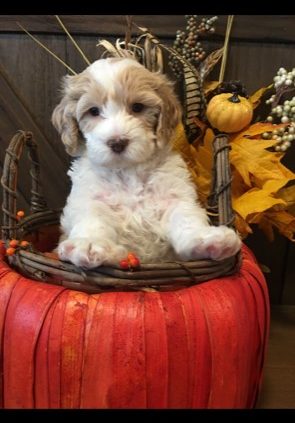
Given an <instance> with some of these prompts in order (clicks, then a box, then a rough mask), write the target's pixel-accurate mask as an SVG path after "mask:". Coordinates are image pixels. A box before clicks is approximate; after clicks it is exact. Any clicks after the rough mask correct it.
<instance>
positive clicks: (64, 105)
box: [51, 75, 85, 156]
mask: <svg viewBox="0 0 295 423" xmlns="http://www.w3.org/2000/svg"><path fill="white" fill-rule="evenodd" d="M82 85H83V84H81V75H74V76H66V77H65V78H64V81H63V94H64V96H63V98H62V100H61V102H60V103H59V104H58V105H57V106H56V108H55V109H54V111H53V114H52V118H51V120H52V123H53V125H54V126H55V128H56V129H57V130H58V132H59V133H60V135H61V139H62V141H63V143H64V144H65V148H66V151H67V153H68V154H70V155H71V156H80V155H81V154H82V152H83V150H84V148H85V141H84V139H83V136H82V133H81V131H80V129H79V126H78V122H77V119H76V106H77V101H78V100H79V98H80V96H81V94H82V93H83V91H82Z"/></svg>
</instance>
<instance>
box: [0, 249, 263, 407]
mask: <svg viewBox="0 0 295 423" xmlns="http://www.w3.org/2000/svg"><path fill="white" fill-rule="evenodd" d="M0 292H1V295H0V335H1V343H0V345H1V347H0V348H1V354H0V357H1V359H0V367H1V368H0V386H1V390H2V393H1V395H0V402H1V404H0V405H1V406H2V407H4V408H250V407H253V406H254V405H255V401H256V398H257V393H258V391H259V386H260V381H261V372H262V366H263V361H264V354H265V346H266V341H267V337H268V327H269V304H268V294H267V287H266V284H265V281H264V277H263V275H262V273H261V272H260V270H259V268H258V266H257V264H256V262H255V259H254V257H253V255H252V254H251V252H250V251H249V250H248V249H247V248H246V247H244V248H243V263H242V268H241V270H240V272H239V274H237V275H235V276H231V277H227V278H221V279H216V280H212V281H209V282H206V283H202V284H200V285H194V286H191V287H188V288H183V289H180V290H176V291H170V292H169V291H167V292H143V291H138V292H108V293H101V294H95V295H89V294H85V293H82V292H77V291H72V290H69V289H65V288H63V287H60V286H54V285H49V284H45V283H41V282H36V281H32V280H30V279H27V278H24V277H22V276H20V275H19V274H18V273H16V272H15V271H13V270H12V269H11V268H10V267H9V266H8V265H7V264H6V263H5V261H4V255H2V260H0Z"/></svg>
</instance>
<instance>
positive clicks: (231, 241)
mask: <svg viewBox="0 0 295 423" xmlns="http://www.w3.org/2000/svg"><path fill="white" fill-rule="evenodd" d="M240 248H241V239H240V238H239V236H238V235H237V234H236V232H235V231H234V230H233V229H230V228H228V227H226V226H209V227H208V228H207V229H206V231H205V232H204V233H202V235H201V236H195V237H194V238H192V240H191V242H189V244H188V245H187V246H186V249H185V250H184V251H180V253H179V255H180V256H181V257H183V258H184V259H186V260H198V259H203V258H211V259H213V260H223V259H225V258H227V257H231V256H233V255H235V254H236V253H237V252H238V251H239V250H240Z"/></svg>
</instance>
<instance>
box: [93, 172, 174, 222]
mask: <svg viewBox="0 0 295 423" xmlns="http://www.w3.org/2000/svg"><path fill="white" fill-rule="evenodd" d="M94 200H95V201H96V202H97V204H98V205H102V206H103V207H107V208H109V209H110V211H111V212H112V213H113V214H117V215H118V216H120V217H121V218H122V217H124V215H128V216H130V214H131V213H132V214H133V215H140V216H141V217H147V218H149V219H151V218H156V219H159V218H161V215H162V214H163V212H164V210H165V209H166V208H167V205H168V202H169V200H168V195H164V196H163V192H162V190H161V189H160V187H159V186H158V185H157V184H156V183H155V182H153V181H144V180H138V179H134V178H133V179H132V178H129V179H127V180H125V179H123V180H119V181H116V183H105V184H103V186H102V187H100V189H99V190H98V191H97V192H96V193H95V195H94Z"/></svg>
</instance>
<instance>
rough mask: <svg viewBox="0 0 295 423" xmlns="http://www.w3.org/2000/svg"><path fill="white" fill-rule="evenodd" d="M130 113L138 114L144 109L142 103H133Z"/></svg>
mask: <svg viewBox="0 0 295 423" xmlns="http://www.w3.org/2000/svg"><path fill="white" fill-rule="evenodd" d="M131 109H132V112H134V113H140V112H142V111H143V109H144V104H142V103H133V104H132V106H131Z"/></svg>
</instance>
